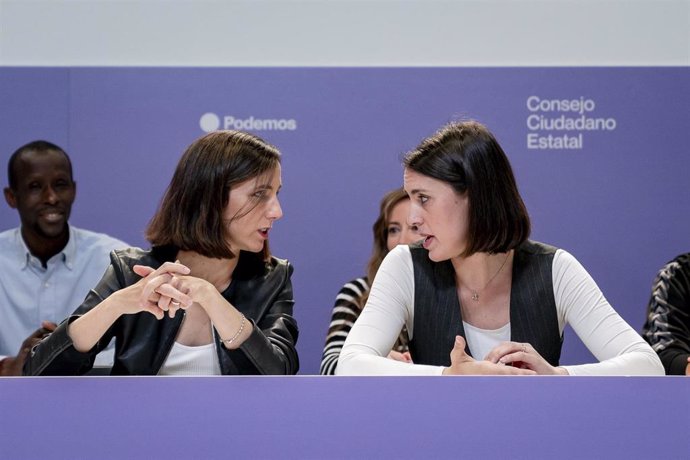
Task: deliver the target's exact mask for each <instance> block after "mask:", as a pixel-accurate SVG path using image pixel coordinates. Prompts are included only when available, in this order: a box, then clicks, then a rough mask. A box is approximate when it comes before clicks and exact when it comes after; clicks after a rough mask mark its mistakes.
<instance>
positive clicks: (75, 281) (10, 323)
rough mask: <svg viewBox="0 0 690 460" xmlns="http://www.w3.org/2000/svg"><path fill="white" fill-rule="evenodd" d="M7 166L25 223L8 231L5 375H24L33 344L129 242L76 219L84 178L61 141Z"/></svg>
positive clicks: (38, 146)
mask: <svg viewBox="0 0 690 460" xmlns="http://www.w3.org/2000/svg"><path fill="white" fill-rule="evenodd" d="M7 171H8V182H9V186H8V187H6V188H5V189H4V194H5V200H6V201H7V204H8V205H9V206H10V207H12V208H14V209H16V210H17V211H18V212H19V218H20V221H21V226H20V227H18V228H14V229H10V230H6V231H4V232H2V233H0V375H21V371H22V366H23V363H24V360H25V358H26V356H27V355H28V353H29V351H30V350H31V348H32V347H33V345H35V344H36V343H38V341H40V340H41V338H43V337H44V336H45V335H46V334H49V333H50V332H51V331H52V330H53V329H55V327H56V323H59V322H60V321H62V320H63V319H65V318H67V317H68V316H69V315H70V314H71V313H72V311H74V310H75V309H76V308H77V307H78V306H79V305H80V304H81V302H82V301H83V300H84V297H86V294H87V293H88V291H89V289H91V288H93V287H94V286H95V285H96V283H97V282H98V280H100V278H101V276H102V275H103V273H104V272H105V269H106V267H107V266H108V263H109V254H110V251H112V250H113V249H119V248H123V247H127V246H128V245H127V244H126V243H124V242H122V241H120V240H118V239H115V238H112V237H110V236H108V235H105V234H102V233H94V232H90V231H87V230H81V229H78V228H76V227H72V226H70V225H69V224H68V220H69V216H70V212H71V210H72V203H74V198H75V195H76V183H75V182H74V180H73V178H72V164H71V162H70V159H69V156H68V155H67V153H65V151H64V150H62V149H61V148H60V147H58V146H57V145H55V144H52V143H50V142H46V141H34V142H31V143H29V144H26V145H24V146H22V147H20V148H19V149H17V151H15V152H14V153H13V154H12V156H11V157H10V160H9V163H8V167H7ZM15 353H17V354H16V355H14V354H15ZM107 361H108V358H107V356H106V357H104V362H103V364H106V365H107Z"/></svg>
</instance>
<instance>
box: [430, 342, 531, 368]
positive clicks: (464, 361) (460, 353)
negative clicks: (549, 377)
mask: <svg viewBox="0 0 690 460" xmlns="http://www.w3.org/2000/svg"><path fill="white" fill-rule="evenodd" d="M443 375H536V372H534V371H532V370H529V369H518V368H517V367H512V366H506V365H503V364H494V363H492V362H490V361H477V360H475V359H474V358H472V357H471V356H470V355H468V354H467V353H465V339H464V338H463V337H461V336H459V335H458V336H456V337H455V344H454V346H453V349H452V350H451V352H450V367H446V368H445V369H444V370H443Z"/></svg>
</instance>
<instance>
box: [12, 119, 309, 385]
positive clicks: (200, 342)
mask: <svg viewBox="0 0 690 460" xmlns="http://www.w3.org/2000/svg"><path fill="white" fill-rule="evenodd" d="M280 187H281V169H280V154H279V152H278V150H277V149H276V148H275V147H273V146H271V145H269V144H267V143H266V142H264V141H263V140H262V139H260V138H258V137H256V136H253V135H251V134H247V133H243V132H239V131H217V132H213V133H210V134H207V135H205V136H203V137H201V138H199V139H197V140H196V141H195V142H194V143H192V145H190V146H189V148H188V149H187V150H186V152H185V153H184V155H183V156H182V158H181V159H180V161H179V163H178V165H177V168H176V170H175V173H174V175H173V178H172V181H171V182H170V185H169V186H168V189H167V191H166V193H165V196H164V197H163V200H162V202H161V205H160V207H159V209H158V211H157V213H156V214H155V215H154V217H153V219H152V220H151V222H150V224H149V226H148V229H147V232H146V236H147V238H148V240H149V242H150V243H151V246H152V247H151V249H150V250H142V249H138V248H129V249H126V250H120V251H114V252H113V253H112V254H111V264H110V266H109V267H108V269H107V271H106V273H105V275H104V276H103V278H102V279H101V281H100V282H99V284H98V285H97V286H96V287H95V288H94V289H93V290H92V291H91V292H90V293H89V295H88V296H87V297H86V299H85V300H84V302H83V304H82V305H81V306H80V307H79V308H78V309H77V310H76V311H75V313H74V314H73V315H72V316H71V317H70V318H68V319H67V320H65V321H63V322H62V324H60V326H58V328H57V329H56V330H55V332H53V333H52V334H51V335H50V336H49V337H48V338H46V339H45V340H43V341H42V342H41V343H40V344H39V345H38V346H37V347H36V348H35V349H34V351H33V352H32V356H31V358H30V359H29V361H27V364H26V366H25V369H24V370H25V373H27V374H30V375H55V374H61V375H78V374H84V373H85V372H87V371H88V370H90V369H91V367H92V366H93V362H94V358H95V356H96V354H97V353H98V352H99V351H100V350H102V349H103V347H105V346H106V345H107V344H108V343H109V342H110V340H111V338H113V337H114V338H115V362H114V365H113V368H112V371H111V373H112V374H120V375H128V374H129V375H189V374H191V375H213V374H295V373H297V370H298V368H299V362H298V358H297V351H296V349H295V344H296V341H297V324H296V322H295V320H294V318H293V317H292V308H293V304H294V300H293V296H292V284H291V281H290V276H291V274H292V266H291V265H290V264H289V263H288V262H287V261H285V260H282V259H278V258H276V257H272V256H271V255H270V253H269V250H268V237H269V232H270V230H271V228H272V227H273V224H274V223H275V221H276V220H278V219H280V218H281V217H282V215H283V212H282V209H281V207H280V203H279V201H278V191H279V190H280Z"/></svg>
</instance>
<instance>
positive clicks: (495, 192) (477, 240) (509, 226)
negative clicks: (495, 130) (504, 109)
mask: <svg viewBox="0 0 690 460" xmlns="http://www.w3.org/2000/svg"><path fill="white" fill-rule="evenodd" d="M403 164H404V166H405V167H406V168H409V169H410V170H412V171H415V172H418V173H420V174H423V175H425V176H429V177H432V178H434V179H438V180H441V181H443V182H446V183H448V184H450V185H451V186H452V187H453V189H454V190H455V191H456V192H458V193H459V194H463V195H464V194H467V198H468V237H467V246H466V248H465V251H464V253H463V254H462V255H463V256H465V257H467V256H470V255H472V254H474V253H477V252H488V253H499V252H506V251H509V250H511V249H514V248H516V247H517V246H519V245H520V244H522V243H523V242H524V241H525V240H527V238H528V237H529V234H530V219H529V215H528V214H527V208H526V207H525V203H524V202H523V201H522V197H521V196H520V193H519V192H518V188H517V184H516V182H515V176H514V175H513V169H512V168H511V166H510V162H509V161H508V157H507V156H506V154H505V152H504V151H503V149H502V148H501V146H500V145H499V144H498V141H497V140H496V138H495V137H494V135H493V134H491V132H490V131H489V130H488V129H487V128H486V127H485V126H484V125H482V124H481V123H478V122H476V121H464V122H454V123H450V124H448V125H446V126H444V127H443V128H441V129H440V130H439V131H438V132H436V133H435V134H434V135H432V136H431V137H428V138H427V139H424V141H422V143H421V144H420V145H419V146H418V147H417V148H416V149H415V150H413V151H411V152H409V153H408V154H407V155H406V156H405V159H404V161H403Z"/></svg>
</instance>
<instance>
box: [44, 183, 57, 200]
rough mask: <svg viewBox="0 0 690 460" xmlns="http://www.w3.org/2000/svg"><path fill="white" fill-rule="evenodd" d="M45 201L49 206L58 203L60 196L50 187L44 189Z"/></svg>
mask: <svg viewBox="0 0 690 460" xmlns="http://www.w3.org/2000/svg"><path fill="white" fill-rule="evenodd" d="M43 201H44V202H45V203H49V204H55V203H57V202H58V194H57V193H55V190H54V189H53V187H51V186H50V185H48V186H47V187H46V188H44V189H43Z"/></svg>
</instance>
